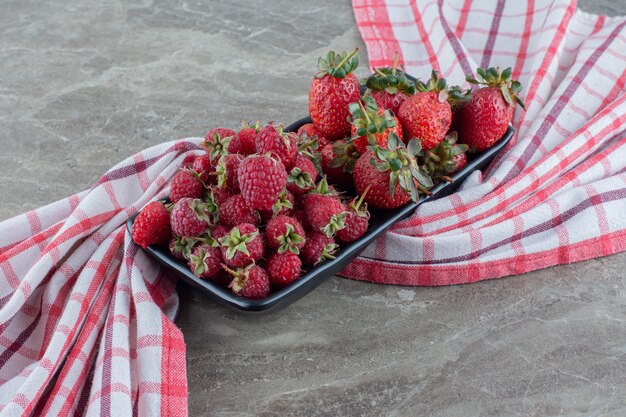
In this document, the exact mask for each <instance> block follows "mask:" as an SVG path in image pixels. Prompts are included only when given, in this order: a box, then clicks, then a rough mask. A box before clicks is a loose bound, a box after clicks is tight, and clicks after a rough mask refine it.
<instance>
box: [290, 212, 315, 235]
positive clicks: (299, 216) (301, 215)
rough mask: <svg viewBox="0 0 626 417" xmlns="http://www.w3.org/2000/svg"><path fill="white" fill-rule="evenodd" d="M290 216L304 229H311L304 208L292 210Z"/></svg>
mask: <svg viewBox="0 0 626 417" xmlns="http://www.w3.org/2000/svg"><path fill="white" fill-rule="evenodd" d="M292 217H293V218H294V219H296V220H297V221H298V223H300V224H301V225H302V228H304V230H306V231H309V230H311V225H310V224H309V219H308V218H307V217H306V211H304V209H299V210H296V211H294V212H293V215H292Z"/></svg>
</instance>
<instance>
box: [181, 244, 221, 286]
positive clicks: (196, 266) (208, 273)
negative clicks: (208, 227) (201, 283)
mask: <svg viewBox="0 0 626 417" xmlns="http://www.w3.org/2000/svg"><path fill="white" fill-rule="evenodd" d="M188 265H189V268H190V269H191V272H192V273H193V274H194V275H195V276H197V277H200V278H207V279H209V278H214V277H215V276H217V275H218V274H219V273H220V271H221V270H222V268H221V265H222V253H221V251H220V250H219V248H214V247H213V246H210V245H199V246H198V247H196V248H195V249H194V250H193V253H192V254H191V255H190V256H189V262H188Z"/></svg>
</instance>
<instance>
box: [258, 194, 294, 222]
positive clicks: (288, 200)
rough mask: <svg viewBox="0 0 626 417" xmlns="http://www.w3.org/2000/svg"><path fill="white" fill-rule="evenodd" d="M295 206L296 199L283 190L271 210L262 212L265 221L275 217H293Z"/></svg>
mask: <svg viewBox="0 0 626 417" xmlns="http://www.w3.org/2000/svg"><path fill="white" fill-rule="evenodd" d="M294 206H295V198H294V196H293V194H291V193H290V192H289V191H287V190H285V189H283V190H282V191H281V192H280V194H279V195H278V200H276V202H275V203H274V205H273V206H272V209H271V210H264V211H261V217H262V218H263V220H266V221H267V220H269V219H271V218H272V217H275V216H281V215H283V216H291V213H292V212H293V208H294Z"/></svg>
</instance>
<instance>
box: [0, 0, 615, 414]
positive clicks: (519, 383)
mask: <svg viewBox="0 0 626 417" xmlns="http://www.w3.org/2000/svg"><path fill="white" fill-rule="evenodd" d="M580 5H581V7H582V8H583V9H585V10H587V11H590V12H595V13H607V14H611V15H615V14H626V1H624V0H619V1H615V0H614V1H608V0H602V1H591V0H586V1H581V2H580ZM331 6H332V7H331ZM0 10H2V12H1V13H0V127H1V128H0V147H1V149H2V152H0V181H2V184H3V185H2V190H3V200H2V204H0V219H5V218H8V217H10V216H12V215H15V214H18V213H20V212H23V211H25V210H28V209H31V208H34V207H37V206H40V205H42V204H45V203H49V202H52V201H55V200H56V199H58V198H61V197H63V196H66V195H70V194H72V193H75V192H77V191H79V190H82V189H84V188H85V187H87V186H88V185H90V184H91V183H92V182H94V180H96V179H97V178H98V177H99V176H100V175H101V174H102V173H103V172H104V171H105V170H106V169H107V168H108V167H110V166H112V165H113V164H115V163H117V162H118V161H119V160H121V159H123V158H124V157H126V156H128V155H130V154H132V153H134V152H135V151H138V150H140V149H142V148H145V147H148V146H150V145H153V144H156V143H159V142H162V141H165V140H169V139H176V138H179V137H184V136H197V135H198V134H201V133H202V132H204V131H205V130H206V129H207V127H211V126H214V125H226V126H233V127H234V126H236V125H237V124H238V123H239V121H240V120H241V119H242V118H244V117H246V118H247V117H248V116H256V117H259V118H261V119H266V120H267V119H271V120H285V121H290V120H295V119H296V118H298V117H300V116H301V115H302V114H304V113H305V112H306V98H307V89H308V85H309V82H310V74H311V67H312V66H313V65H314V63H315V62H316V57H317V56H318V55H319V54H320V53H322V52H324V51H325V50H327V49H329V48H335V49H350V48H352V47H354V46H355V45H356V46H361V47H363V46H364V45H363V43H362V41H361V39H360V37H359V34H358V32H357V29H356V27H355V26H354V19H353V16H352V12H351V9H350V4H349V2H348V1H346V0H343V1H340V2H337V1H335V2H331V1H320V2H317V3H314V2H309V1H306V0H294V1H285V0H280V1H271V0H265V1H260V2H254V3H253V2H249V1H243V0H239V1H228V2H219V1H192V2H189V1H183V0H129V1H124V2H121V1H105V0H80V1H76V2H67V1H61V0H50V1H46V2H40V1H35V0H0ZM362 58H365V57H364V56H362ZM363 61H365V59H363ZM364 67H365V65H364ZM286 92H288V94H285V93H286ZM625 265H626V255H625V254H621V255H615V256H611V257H607V258H604V259H598V260H592V261H588V262H582V263H579V264H575V265H569V266H560V267H555V268H549V269H546V270H543V271H537V272H534V273H531V274H528V275H526V276H520V277H512V278H507V279H502V280H495V281H489V282H482V283H477V284H472V285H467V286H456V287H447V288H409V287H392V286H377V285H371V284H367V283H362V282H353V281H348V280H343V279H339V278H333V279H331V280H329V281H327V282H326V283H325V284H324V285H322V286H321V287H320V288H319V289H318V290H316V291H315V292H313V293H311V294H310V295H309V296H307V297H306V298H304V299H302V300H301V301H300V302H298V303H297V304H295V305H293V306H291V307H290V308H288V309H286V310H284V311H283V312H281V313H279V314H274V315H266V316H258V317H257V316H252V317H251V316H242V315H239V314H236V313H233V312H230V311H228V310H225V309H223V308H221V307H217V306H215V305H213V304H211V303H210V302H208V301H207V300H205V299H203V298H202V297H201V296H198V295H197V294H195V293H193V292H192V291H190V290H188V289H182V291H181V297H182V309H181V312H180V316H179V318H178V320H177V323H178V325H179V326H180V327H181V328H182V330H183V332H184V334H185V338H186V342H187V348H188V376H189V404H190V415H193V416H222V417H227V416H228V417H230V416H253V415H254V416H257V415H258V416H270V415H290V416H344V415H346V416H357V415H358V416H416V415H429V416H556V415H566V416H616V417H617V416H624V415H626V397H625V396H624V393H625V392H626V288H625V281H624V278H623V274H624V266H625Z"/></svg>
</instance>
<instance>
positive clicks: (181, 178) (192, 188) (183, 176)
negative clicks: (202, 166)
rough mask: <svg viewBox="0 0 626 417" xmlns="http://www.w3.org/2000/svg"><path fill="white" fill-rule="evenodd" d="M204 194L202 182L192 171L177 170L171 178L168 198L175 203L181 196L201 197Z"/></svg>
mask: <svg viewBox="0 0 626 417" xmlns="http://www.w3.org/2000/svg"><path fill="white" fill-rule="evenodd" d="M203 195H204V184H202V181H200V179H199V178H198V176H197V175H196V174H195V173H193V172H192V171H188V170H186V169H185V170H183V171H179V172H178V173H177V174H176V175H175V176H174V179H173V180H172V188H171V189H170V200H171V201H172V203H176V202H177V201H178V200H180V199H181V198H202V196H203Z"/></svg>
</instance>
